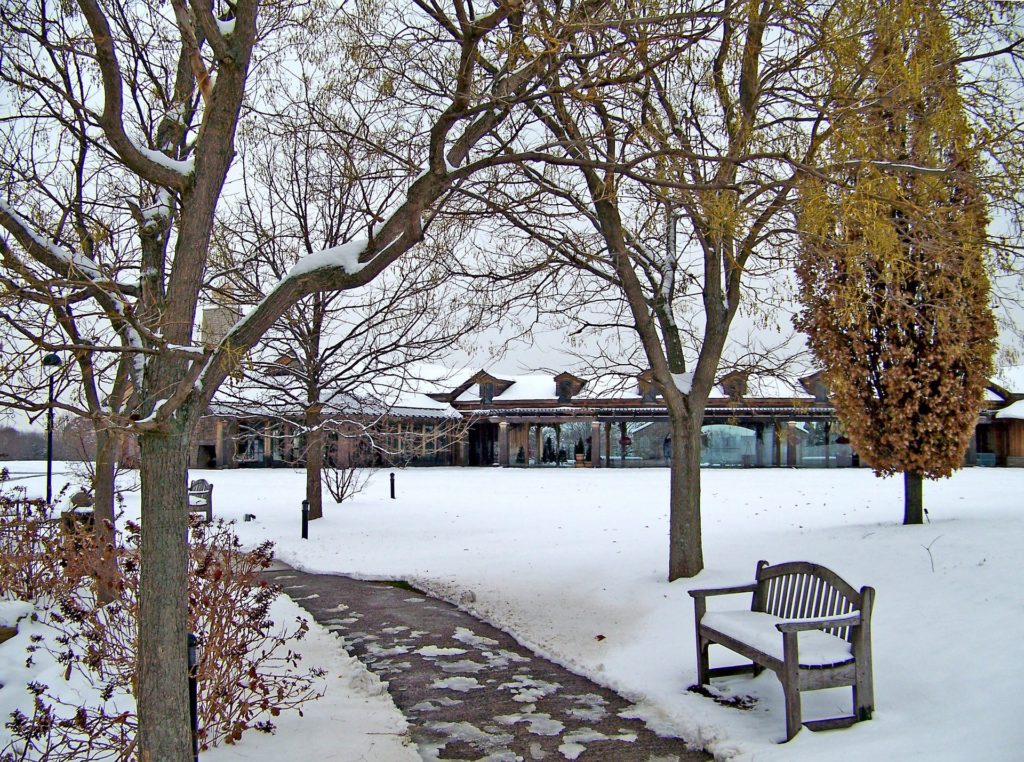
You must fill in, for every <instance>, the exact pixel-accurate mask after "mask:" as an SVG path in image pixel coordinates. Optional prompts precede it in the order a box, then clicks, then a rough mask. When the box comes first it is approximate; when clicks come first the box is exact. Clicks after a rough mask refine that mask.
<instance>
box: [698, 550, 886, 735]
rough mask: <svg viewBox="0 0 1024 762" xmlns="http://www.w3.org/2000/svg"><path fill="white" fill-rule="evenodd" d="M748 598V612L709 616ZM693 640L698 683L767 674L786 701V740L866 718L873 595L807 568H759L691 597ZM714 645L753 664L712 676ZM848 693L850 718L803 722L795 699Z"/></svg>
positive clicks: (801, 564)
mask: <svg viewBox="0 0 1024 762" xmlns="http://www.w3.org/2000/svg"><path fill="white" fill-rule="evenodd" d="M735 593H750V594H751V600H750V608H749V609H740V610H736V609H734V610H728V611H710V612H709V611H707V599H708V598H709V597H712V596H718V595H730V594H735ZM690 595H691V596H692V597H693V604H694V617H695V620H696V634H697V679H698V684H699V685H708V684H710V679H711V678H712V677H717V676H722V675H735V674H740V673H742V672H748V671H752V672H753V673H754V674H755V675H756V674H758V673H760V672H761V670H762V669H770V670H772V671H773V672H774V673H775V674H776V675H778V678H779V680H780V681H781V682H782V690H783V694H784V695H785V699H786V740H787V741H789V740H791V739H792V738H793V736H795V735H796V734H797V732H798V731H799V730H800V727H801V725H806V726H807V727H808V728H810V729H811V730H825V729H829V728H840V727H847V726H849V725H852V724H853V723H855V722H857V721H859V720H867V719H870V718H871V712H872V710H873V709H874V689H873V685H872V673H871V609H872V606H873V604H874V598H875V591H874V589H873V588H870V587H862V588H861V589H860V592H857V591H856V590H854V589H853V587H851V586H850V585H849V584H847V583H846V582H845V581H843V580H842V579H841V578H840V577H839V575H837V574H836V573H835V572H833V571H830V570H829V569H826V568H825V567H824V566H819V565H818V564H812V563H808V562H805V561H796V562H790V563H783V564H777V565H775V566H769V565H768V562H767V561H758V563H757V571H756V573H755V576H754V582H752V583H750V584H747V585H738V586H735V587H724V588H716V589H706V590H691V591H690ZM713 643H714V644H718V645H721V646H724V647H725V648H728V649H729V650H731V651H734V652H736V653H738V654H741V655H742V656H745V657H746V658H748V659H750V660H751V661H752V662H753V664H750V665H746V664H744V665H739V666H732V667H716V668H711V666H710V662H709V660H708V649H709V647H710V646H711V644H713ZM845 686H851V687H852V688H853V714H852V715H850V716H847V717H834V718H829V719H823V720H813V721H808V722H806V723H803V722H801V719H800V691H812V690H819V689H822V688H835V687H845Z"/></svg>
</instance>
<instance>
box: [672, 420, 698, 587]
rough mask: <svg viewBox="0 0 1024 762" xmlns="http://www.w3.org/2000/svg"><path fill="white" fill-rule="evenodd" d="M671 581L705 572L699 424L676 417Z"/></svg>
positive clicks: (673, 435)
mask: <svg viewBox="0 0 1024 762" xmlns="http://www.w3.org/2000/svg"><path fill="white" fill-rule="evenodd" d="M669 504H670V507H669V559H668V580H669V582H672V581H673V580H677V579H680V578H681V577H693V576H695V575H697V574H699V573H700V571H701V570H702V569H703V568H704V550H703V544H702V541H701V519H700V422H698V423H697V425H696V426H695V427H694V425H693V422H692V421H689V420H687V419H685V418H676V417H673V420H672V468H671V474H670V476H669Z"/></svg>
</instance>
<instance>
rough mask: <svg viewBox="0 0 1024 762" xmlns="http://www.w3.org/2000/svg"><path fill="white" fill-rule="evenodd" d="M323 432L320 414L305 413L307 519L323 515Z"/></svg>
mask: <svg viewBox="0 0 1024 762" xmlns="http://www.w3.org/2000/svg"><path fill="white" fill-rule="evenodd" d="M323 468H324V431H323V429H322V428H321V427H320V414H319V413H317V412H309V411H306V500H308V501H309V518H310V520H311V521H312V520H313V519H319V518H323V515H324V497H323V495H324V486H323Z"/></svg>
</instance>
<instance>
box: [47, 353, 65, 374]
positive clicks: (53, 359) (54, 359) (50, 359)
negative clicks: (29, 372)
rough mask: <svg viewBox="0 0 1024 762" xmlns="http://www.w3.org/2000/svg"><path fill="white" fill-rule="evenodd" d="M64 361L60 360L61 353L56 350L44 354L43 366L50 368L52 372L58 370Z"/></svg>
mask: <svg viewBox="0 0 1024 762" xmlns="http://www.w3.org/2000/svg"><path fill="white" fill-rule="evenodd" d="M61 365H63V363H62V362H61V360H60V355H59V354H57V353H56V352H50V353H49V354H47V355H43V367H44V368H49V369H50V372H51V373H52V372H53V371H55V370H57V368H59V367H60V366H61Z"/></svg>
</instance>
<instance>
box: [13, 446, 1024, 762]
mask: <svg viewBox="0 0 1024 762" xmlns="http://www.w3.org/2000/svg"><path fill="white" fill-rule="evenodd" d="M37 465H39V464H37ZM37 473H38V471H37ZM190 476H191V478H200V477H201V478H205V479H207V480H209V481H210V482H212V483H213V484H214V485H215V492H214V495H215V503H214V504H215V510H216V514H217V515H219V516H223V517H225V518H234V519H237V520H238V521H239V523H238V524H237V531H238V533H239V535H240V536H241V538H242V540H243V542H245V543H246V544H255V543H258V542H260V541H261V540H264V539H267V538H270V539H272V540H274V541H275V542H276V544H277V545H276V547H277V553H278V556H279V557H280V558H281V559H282V560H284V561H285V562H287V563H290V564H293V565H296V566H298V567H300V568H303V569H306V570H310V571H338V572H346V573H350V574H354V575H357V576H361V577H365V578H389V579H404V580H408V581H409V582H410V583H412V584H413V585H415V586H416V587H418V588H424V589H427V590H430V591H432V592H434V593H435V594H438V595H441V596H443V597H445V598H447V599H449V600H451V601H455V602H458V601H460V600H462V601H463V607H464V608H468V609H469V610H471V611H473V612H474V613H476V614H477V615H478V616H481V617H482V618H484V619H486V620H488V621H490V622H492V623H494V624H496V625H498V626H499V627H501V628H503V629H505V630H507V631H509V632H511V633H512V634H514V635H515V637H516V638H517V639H519V640H520V641H521V642H523V643H525V644H527V645H529V646H531V647H532V648H534V649H535V650H537V651H539V652H541V653H543V654H546V655H549V656H550V657H552V658H554V659H555V660H557V661H559V662H561V663H563V664H565V665H567V666H570V667H571V668H573V669H575V670H576V671H579V672H581V673H584V674H586V675H588V676H590V677H592V678H593V679H595V680H597V681H598V682H600V683H602V684H605V685H608V686H611V687H613V688H616V689H618V690H619V691H620V692H622V693H623V694H624V695H626V696H627V697H628V698H629V699H630V700H631V701H633V702H634V703H635V708H634V709H633V710H632V711H631V714H632V715H634V716H638V717H641V718H643V719H645V720H646V721H647V722H648V723H649V724H650V725H651V726H652V727H653V728H654V729H656V730H659V731H662V732H672V733H677V734H682V735H684V736H686V737H688V738H690V739H692V740H693V741H695V742H696V743H698V744H701V745H705V746H707V747H708V748H709V749H710V750H711V751H712V752H713V753H714V754H715V755H716V757H717V758H719V759H737V760H755V759H756V760H759V761H760V760H769V761H772V760H785V761H786V762H811V761H814V762H819V761H824V762H829V761H831V760H835V761H837V762H838V761H840V760H848V759H864V758H877V759H899V760H910V759H921V760H939V761H945V760H960V759H965V760H966V759H970V760H974V759H984V760H987V761H989V762H991V761H999V760H1016V759H1020V748H1021V743H1022V742H1024V726H1022V724H1021V723H1020V722H1019V715H1020V711H1021V708H1022V706H1024V702H1022V700H1021V693H1022V691H1021V688H1020V681H1021V672H1020V664H1021V663H1022V658H1024V645H1022V642H1021V639H1020V633H1021V632H1022V631H1024V594H1022V593H1021V590H1020V585H1019V580H1020V563H1019V557H1020V555H1021V553H1022V551H1024V512H1022V511H1021V503H1020V498H1019V495H1020V494H1022V493H1024V470H1020V469H977V468H976V469H966V470H964V471H961V472H959V473H957V474H956V475H954V476H953V477H952V478H951V479H949V480H944V481H942V482H938V483H930V482H929V483H927V484H926V485H925V506H926V507H927V508H928V509H929V512H930V518H931V522H930V523H928V524H925V525H923V526H915V527H905V526H902V525H901V524H900V523H899V522H900V519H901V517H902V502H901V501H902V489H903V486H902V481H901V480H899V479H876V478H875V477H874V476H873V475H872V474H871V472H870V471H869V470H867V469H838V470H796V469H745V470H740V469H736V470H732V469H722V470H705V471H704V472H703V474H702V477H703V484H702V495H703V504H704V509H703V526H704V558H705V563H706V566H707V568H706V569H705V570H704V571H703V572H702V573H701V574H700V575H698V576H697V577H696V578H694V579H688V580H678V581H676V582H673V583H668V582H667V581H666V573H667V554H668V540H667V534H668V504H667V500H668V472H667V470H666V469H660V468H653V469H635V470H629V469H627V470H619V469H571V468H562V469H555V468H551V469H529V470H525V469H492V468H481V469H470V468H422V469H405V470H401V471H397V472H396V487H397V492H396V498H397V499H394V500H392V499H390V497H389V479H388V472H387V471H380V472H378V473H377V474H376V475H375V476H374V477H373V478H372V479H371V481H370V482H369V485H368V486H367V488H366V489H365V490H364V492H362V493H361V494H359V495H357V496H356V497H355V498H353V499H352V501H351V502H346V503H345V504H344V505H341V506H336V505H333V504H328V505H326V506H325V516H324V518H322V519H319V520H317V521H315V522H312V523H311V524H310V528H309V531H310V539H309V540H305V541H304V540H302V539H301V536H300V533H301V529H300V513H301V512H300V504H301V500H302V497H303V494H304V476H303V474H301V473H296V472H292V471H290V470H251V469H246V470H235V471H203V472H198V471H193V472H192V473H191V474H190ZM19 483H20V484H26V485H27V486H29V489H30V491H33V490H34V491H35V492H36V493H38V492H41V491H42V487H43V480H42V477H39V478H37V479H35V480H23V481H21V482H19ZM56 483H57V484H60V483H61V480H60V478H58V479H57V481H56ZM126 498H127V501H128V507H127V510H128V512H129V513H132V512H134V511H137V509H138V501H139V495H138V493H128V494H127V495H126ZM243 513H253V514H255V517H256V518H255V520H253V521H249V522H242V521H241V518H242V515H243ZM761 558H764V559H768V560H769V561H772V562H779V561H784V560H810V561H815V562H818V563H821V564H824V565H825V566H827V567H829V568H831V569H833V570H834V571H836V572H837V573H838V574H840V575H841V576H842V577H844V578H845V579H846V580H847V581H848V582H849V583H850V584H851V585H853V586H854V587H857V588H859V587H860V586H862V585H871V586H873V587H874V588H875V589H876V591H877V598H876V603H875V609H874V616H873V620H872V643H873V652H874V678H875V701H876V711H875V714H874V718H873V719H872V720H871V721H870V722H862V723H858V724H856V725H854V726H853V727H851V728H847V729H843V730H836V731H828V732H820V733H811V732H809V731H807V730H804V731H802V732H801V733H800V734H799V735H798V736H797V738H795V739H794V740H793V741H792V742H790V743H788V744H780V743H779V741H781V740H783V739H784V737H785V720H784V710H783V698H782V690H781V686H780V684H779V682H778V680H777V679H776V677H775V676H774V675H773V674H772V673H770V672H765V673H762V674H761V675H760V676H759V677H757V678H750V677H746V676H737V677H732V678H727V679H723V680H716V681H715V689H716V690H717V691H719V692H721V693H722V694H724V695H725V696H727V697H728V696H749V697H751V698H752V699H753V700H754V706H753V708H752V709H750V710H748V711H743V710H741V709H738V708H735V707H728V706H722V705H719V704H718V703H715V702H714V701H712V700H711V699H709V698H707V697H705V696H701V695H697V694H695V693H691V692H688V691H687V687H688V686H690V685H692V684H693V683H694V681H695V679H696V665H695V646H694V639H693V627H694V625H693V605H692V601H691V600H690V597H689V595H688V594H687V591H688V590H689V589H691V588H697V587H723V586H728V585H736V584H743V583H749V582H751V581H752V579H753V574H754V567H755V564H756V562H757V561H758V559H761ZM470 591H471V592H472V594H473V595H472V596H469V595H467V593H469V592H470ZM725 598H732V597H731V596H727V597H725ZM741 600H742V597H735V598H734V600H733V601H730V602H729V603H730V605H735V602H736V601H741ZM466 601H471V603H470V604H469V605H468V606H467V605H465V602H466ZM727 607H728V606H726V608H727ZM710 609H711V610H712V611H716V610H722V607H721V606H719V604H718V602H717V601H716V603H715V605H714V606H711V607H710ZM599 635H600V636H602V637H600V638H598V636H599ZM800 637H801V638H803V637H804V635H801V636H800ZM328 640H330V639H329V638H328ZM463 642H466V641H465V640H464V641H463ZM298 650H300V651H301V652H302V653H304V654H307V656H306V658H305V659H304V662H305V663H307V664H311V665H312V664H316V663H321V662H319V661H318V660H319V659H326V661H325V662H323V663H329V664H330V665H331V666H330V671H331V673H332V674H335V673H338V674H345V675H350V671H349V670H351V669H352V668H354V667H353V666H350V662H347V661H345V657H344V654H343V653H342V652H341V651H340V649H338V648H336V647H335V648H333V649H331V648H328V649H326V650H325V651H324V652H323V653H322V655H318V656H317V657H316V658H311V657H310V656H309V655H308V651H309V646H308V645H302V646H301V647H300V648H299V649H298ZM723 656H724V657H725V658H724V659H723V658H722V657H723ZM712 658H713V663H715V664H719V663H728V662H729V661H731V659H730V656H729V655H728V654H727V653H726V652H716V651H713V656H712ZM352 679H353V678H351V677H350V676H349V677H346V678H343V679H340V680H339V681H338V682H337V684H335V685H333V686H332V687H329V690H328V694H327V696H325V698H324V699H322V700H321V701H320V702H319V703H318V705H317V707H316V708H315V709H314V708H310V709H308V710H307V711H306V717H305V718H298V717H287V716H282V717H281V718H278V719H279V720H280V722H279V723H278V725H279V728H280V729H279V732H278V734H277V735H276V736H272V737H267V736H263V735H261V734H248V735H246V736H245V737H244V738H243V739H242V742H241V743H240V744H239V745H238V746H237V747H236V748H235V749H223V750H218V751H217V752H215V753H214V754H210V755H204V759H209V760H220V759H242V758H244V759H249V760H260V761H261V760H270V759H278V758H281V756H282V751H281V750H282V749H283V748H285V745H287V744H291V746H290V747H288V748H291V749H294V743H295V742H296V740H297V739H300V740H299V742H300V743H302V744H303V752H304V754H303V756H304V758H310V759H322V760H339V761H345V760H352V759H358V758H359V757H358V755H352V754H349V753H348V752H347V751H346V750H345V749H344V748H342V747H341V745H342V744H347V743H350V742H351V743H355V742H356V739H358V738H359V737H361V736H362V735H364V734H366V733H365V728H367V727H370V726H371V723H372V722H373V721H375V720H374V718H376V717H377V715H376V712H377V711H378V709H377V708H371V707H368V708H367V709H366V711H367V713H368V716H367V717H365V718H364V716H363V715H362V714H360V713H358V712H360V711H362V710H356V709H352V708H351V707H353V706H357V707H358V706H361V704H359V701H362V700H363V699H365V696H363V697H362V698H360V697H358V696H357V698H355V699H352V698H351V697H349V696H347V690H346V687H345V683H346V680H348V681H349V682H351V681H352ZM447 679H448V680H451V681H453V683H454V682H457V684H458V685H459V686H461V687H463V688H464V689H466V690H478V689H475V688H474V687H473V678H472V677H469V676H453V677H451V678H447ZM356 682H357V683H358V682H359V681H356ZM500 689H501V690H510V691H513V692H515V693H516V694H517V695H522V697H523V699H524V701H528V700H529V697H530V696H531V695H535V693H536V692H537V691H543V690H545V689H546V686H544V685H542V684H529V685H527V684H516V685H512V684H508V685H505V686H500ZM349 700H354V701H355V702H356V704H355V705H353V704H344V702H346V701H349ZM336 701H337V702H342V706H344V707H348V708H339V709H333V708H332V707H333V706H334V703H333V702H336ZM803 704H804V717H805V719H815V718H818V717H827V716H835V715H836V714H839V713H844V712H846V711H848V709H849V706H850V691H849V689H835V690H830V691H817V692H811V693H805V694H803ZM314 711H318V712H319V711H322V712H325V713H326V714H327V716H330V717H332V718H334V719H332V720H331V722H330V725H327V721H326V720H324V721H323V724H321V720H317V719H316V718H315V717H316V716H320V717H322V716H323V715H314ZM507 720H508V722H509V723H512V722H515V721H517V719H516V718H514V717H511V716H510V717H508V718H507ZM372 740H373V741H376V742H381V743H383V742H384V739H382V738H381V737H380V736H376V735H374V736H372ZM564 742H565V744H564V745H565V752H564V753H566V754H571V753H573V749H574V748H575V747H574V744H576V745H577V746H579V748H583V747H582V746H580V745H579V744H580V742H579V739H572V738H566V739H564ZM275 744H281V745H280V746H277V745H275ZM314 746H316V749H317V750H316V751H312V750H310V751H309V752H308V753H306V752H307V747H314ZM235 753H237V754H238V755H239V756H237V757H231V756H223V757H222V756H217V755H221V754H235ZM241 755H244V756H241ZM365 758H367V759H374V760H389V759H402V758H405V757H388V756H386V755H383V754H377V753H372V754H368V755H365ZM408 758H409V759H414V758H416V757H415V755H413V756H410V757H408Z"/></svg>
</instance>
